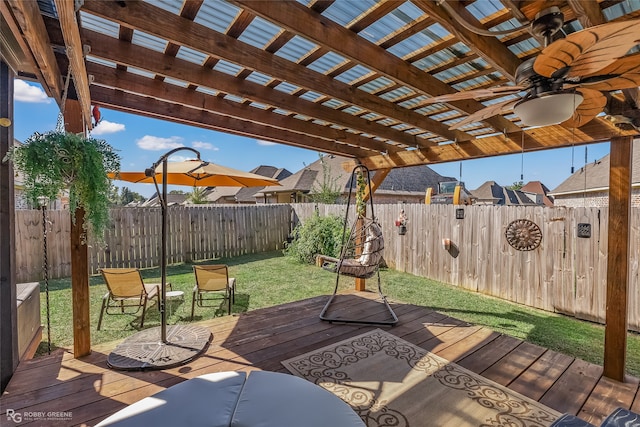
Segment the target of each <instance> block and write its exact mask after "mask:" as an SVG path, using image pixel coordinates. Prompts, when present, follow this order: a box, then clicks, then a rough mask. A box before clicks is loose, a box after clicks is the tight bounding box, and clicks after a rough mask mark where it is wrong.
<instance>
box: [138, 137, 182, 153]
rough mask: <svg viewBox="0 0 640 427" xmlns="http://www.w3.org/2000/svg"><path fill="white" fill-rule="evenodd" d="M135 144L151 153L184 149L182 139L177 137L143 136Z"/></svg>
mask: <svg viewBox="0 0 640 427" xmlns="http://www.w3.org/2000/svg"><path fill="white" fill-rule="evenodd" d="M136 144H137V145H138V147H140V148H142V149H143V150H151V151H160V150H171V149H173V148H178V147H184V144H183V143H182V138H181V137H179V136H171V137H169V138H161V137H159V136H151V135H145V136H143V137H142V138H140V139H138V140H137V141H136Z"/></svg>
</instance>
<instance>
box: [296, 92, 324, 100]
mask: <svg viewBox="0 0 640 427" xmlns="http://www.w3.org/2000/svg"><path fill="white" fill-rule="evenodd" d="M323 96H324V95H322V94H320V93H317V92H312V91H307V92H305V93H303V94H302V95H300V99H304V100H306V101H310V102H316V101H317V100H318V99H319V98H322V97H323Z"/></svg>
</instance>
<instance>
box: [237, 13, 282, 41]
mask: <svg viewBox="0 0 640 427" xmlns="http://www.w3.org/2000/svg"><path fill="white" fill-rule="evenodd" d="M280 31H281V28H280V27H278V26H277V25H274V24H272V23H271V22H268V21H265V20H264V19H262V18H260V17H259V16H257V17H255V18H254V19H253V21H251V24H249V26H248V27H247V28H246V29H245V30H244V31H243V32H242V34H241V35H240V37H238V40H240V41H242V42H245V43H247V44H250V45H251V46H254V47H257V48H259V49H262V48H263V47H265V46H266V45H267V43H269V41H270V40H272V39H273V38H274V37H275V36H276V35H277V34H278V33H280Z"/></svg>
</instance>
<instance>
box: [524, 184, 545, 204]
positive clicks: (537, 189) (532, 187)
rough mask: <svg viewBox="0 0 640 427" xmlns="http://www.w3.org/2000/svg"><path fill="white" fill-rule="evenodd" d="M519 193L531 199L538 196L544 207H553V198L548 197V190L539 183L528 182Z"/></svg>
mask: <svg viewBox="0 0 640 427" xmlns="http://www.w3.org/2000/svg"><path fill="white" fill-rule="evenodd" d="M520 191H522V192H523V193H525V194H527V195H532V196H533V197H535V196H536V195H540V196H541V197H542V203H543V204H544V205H545V206H553V198H552V197H549V196H548V194H549V189H548V188H547V186H546V185H544V184H543V183H542V182H540V181H529V182H527V183H526V184H525V185H523V186H522V188H521V189H520Z"/></svg>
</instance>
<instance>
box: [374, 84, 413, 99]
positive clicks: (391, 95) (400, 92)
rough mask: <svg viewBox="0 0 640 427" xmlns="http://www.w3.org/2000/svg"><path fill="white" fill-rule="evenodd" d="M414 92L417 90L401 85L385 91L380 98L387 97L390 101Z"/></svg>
mask: <svg viewBox="0 0 640 427" xmlns="http://www.w3.org/2000/svg"><path fill="white" fill-rule="evenodd" d="M412 93H415V91H414V90H412V89H410V88H408V87H406V86H401V87H399V88H397V89H394V90H392V91H390V92H387V93H385V94H384V95H381V96H380V98H382V99H386V100H388V101H393V100H394V99H396V98H400V97H405V96H408V95H410V94H412Z"/></svg>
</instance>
